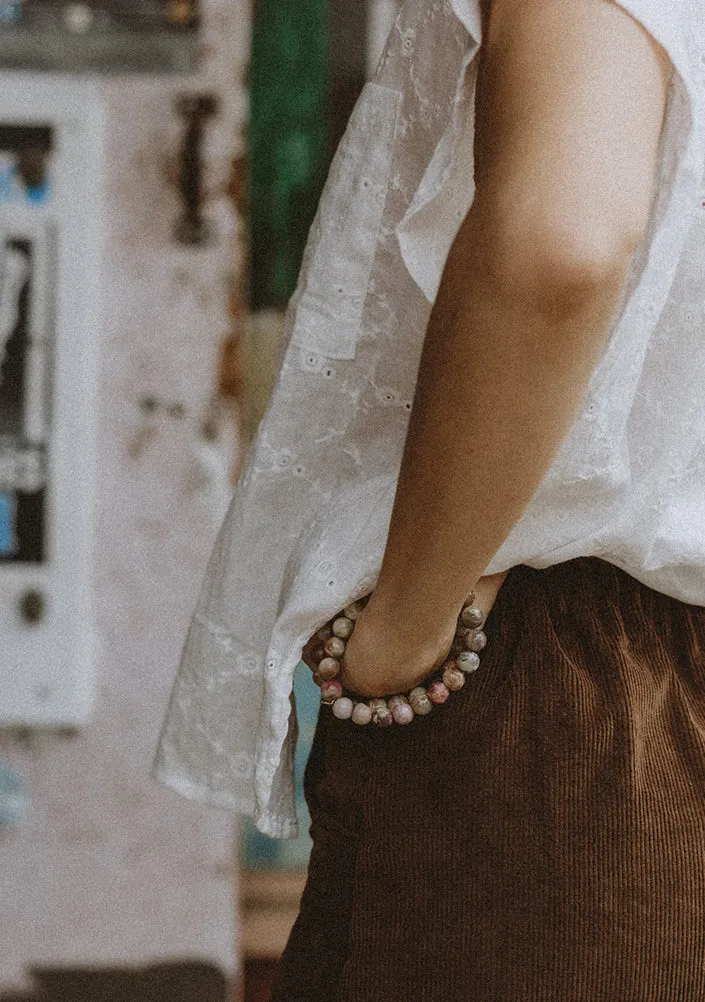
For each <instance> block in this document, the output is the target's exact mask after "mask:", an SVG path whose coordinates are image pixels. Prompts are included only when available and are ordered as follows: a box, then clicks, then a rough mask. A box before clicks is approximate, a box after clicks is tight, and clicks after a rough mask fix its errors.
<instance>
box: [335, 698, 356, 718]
mask: <svg viewBox="0 0 705 1002" xmlns="http://www.w3.org/2000/svg"><path fill="white" fill-rule="evenodd" d="M333 714H334V716H336V717H337V718H338V720H349V719H350V717H352V714H353V701H352V699H348V697H347V696H341V697H340V699H336V701H335V702H334V703H333Z"/></svg>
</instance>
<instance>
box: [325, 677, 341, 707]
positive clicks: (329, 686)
mask: <svg viewBox="0 0 705 1002" xmlns="http://www.w3.org/2000/svg"><path fill="white" fill-rule="evenodd" d="M342 695H343V687H342V685H341V684H340V682H335V681H333V682H330V681H329V682H324V683H323V685H322V686H321V702H322V703H334V702H335V701H336V699H340V697H341V696H342Z"/></svg>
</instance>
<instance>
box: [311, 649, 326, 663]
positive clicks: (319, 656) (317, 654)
mask: <svg viewBox="0 0 705 1002" xmlns="http://www.w3.org/2000/svg"><path fill="white" fill-rule="evenodd" d="M324 657H326V652H325V651H324V650H323V648H322V647H317V648H316V650H315V651H314V652H313V660H314V661H322V660H323V658H324Z"/></svg>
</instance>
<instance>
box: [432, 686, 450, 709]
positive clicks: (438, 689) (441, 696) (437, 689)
mask: <svg viewBox="0 0 705 1002" xmlns="http://www.w3.org/2000/svg"><path fill="white" fill-rule="evenodd" d="M427 694H428V698H429V699H430V700H431V702H432V703H435V704H436V706H440V704H441V703H445V701H446V700H447V699H448V697H449V696H450V691H449V689H448V686H447V685H446V684H445V683H444V682H432V683H431V684H430V685H429V687H428V693H427Z"/></svg>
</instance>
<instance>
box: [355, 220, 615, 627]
mask: <svg viewBox="0 0 705 1002" xmlns="http://www.w3.org/2000/svg"><path fill="white" fill-rule="evenodd" d="M485 232H487V231H485ZM628 260H629V259H628V257H627V256H625V258H624V261H623V264H624V268H619V267H618V268H616V269H614V271H613V272H611V273H610V278H609V280H605V281H597V282H595V283H594V285H592V286H588V287H580V288H577V289H574V290H571V289H570V287H569V286H561V287H560V288H559V287H557V288H556V296H555V298H554V299H551V298H550V297H549V298H548V300H547V301H546V302H545V303H543V304H542V303H541V302H540V301H539V300H538V299H537V298H536V297H535V296H530V295H526V294H524V292H522V291H521V290H520V289H518V288H516V287H512V288H509V287H503V286H502V283H501V282H499V283H498V282H497V281H496V278H495V277H493V276H491V275H489V274H488V273H487V270H486V268H485V262H484V260H483V237H482V226H481V225H480V223H479V222H478V220H477V218H476V217H474V216H473V212H472V210H471V213H470V215H469V216H468V218H467V219H466V220H465V223H464V225H463V227H462V228H461V231H460V233H459V234H458V238H457V239H456V241H455V243H454V246H453V248H452V250H451V252H450V255H449V258H448V261H447V265H446V268H445V272H444V275H443V279H442V282H441V287H440V290H439V294H438V297H437V300H436V304H435V307H434V309H433V311H432V314H431V318H430V323H429V326H428V331H427V336H426V340H425V345H424V349H423V354H422V359H421V365H420V371H419V377H418V382H417V389H416V394H415V398H414V403H413V408H412V412H411V416H410V424H409V429H408V435H407V440H406V445H405V450H404V455H403V461H402V466H401V473H400V477H399V483H398V488H397V494H396V499H395V503H394V508H393V513H392V519H391V525H390V531H389V536H388V543H387V547H386V551H385V555H384V560H383V564H382V569H381V573H380V577H379V581H378V584H377V587H376V589H375V593H374V596H373V604H374V608H375V612H376V613H377V614H379V616H380V617H381V619H382V621H384V622H385V623H390V622H397V621H399V622H403V623H404V629H405V631H406V632H407V636H408V631H409V630H410V629H411V630H413V631H414V633H415V634H416V636H417V639H418V642H419V643H428V642H431V643H433V642H434V640H436V639H437V638H439V637H442V636H445V635H446V633H447V632H448V630H450V629H451V628H452V625H453V623H454V621H455V617H456V616H457V613H458V611H459V609H460V607H461V605H462V602H463V599H464V598H465V596H466V595H467V594H468V592H469V590H470V589H471V588H472V587H473V586H474V585H475V583H476V582H477V580H478V579H479V578H480V576H481V575H482V574H483V571H484V570H485V568H486V567H487V566H488V564H489V562H490V561H491V559H492V557H493V556H494V554H495V553H496V552H497V550H498V549H499V548H500V546H501V545H502V543H503V542H504V541H505V539H506V538H507V536H508V535H509V533H510V531H511V529H512V527H513V526H514V525H515V523H516V522H517V521H518V519H519V518H520V516H521V514H522V513H523V511H524V510H525V508H526V507H527V505H528V504H529V501H530V500H531V498H532V496H533V495H534V493H535V491H536V489H537V487H538V486H539V484H540V482H541V480H542V479H543V477H544V475H545V473H546V472H547V470H548V469H549V467H550V465H551V463H552V460H553V458H554V456H555V454H556V452H557V450H558V448H559V446H560V444H561V442H562V440H563V439H564V437H565V435H566V434H567V432H568V430H569V428H570V426H571V424H572V422H573V419H574V418H575V416H576V413H577V411H578V409H579V407H580V404H581V401H582V399H583V397H584V393H585V391H586V389H587V386H588V383H589V380H590V376H591V374H592V372H593V371H594V368H595V365H596V364H597V361H598V359H599V356H600V354H601V352H602V350H603V349H604V347H605V343H606V339H607V336H608V332H609V330H610V327H611V319H612V317H613V314H614V310H615V307H616V305H617V302H618V299H619V296H620V293H621V291H622V287H623V281H624V276H625V272H626V266H627V264H628ZM369 612H370V614H372V607H370V610H369Z"/></svg>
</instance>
